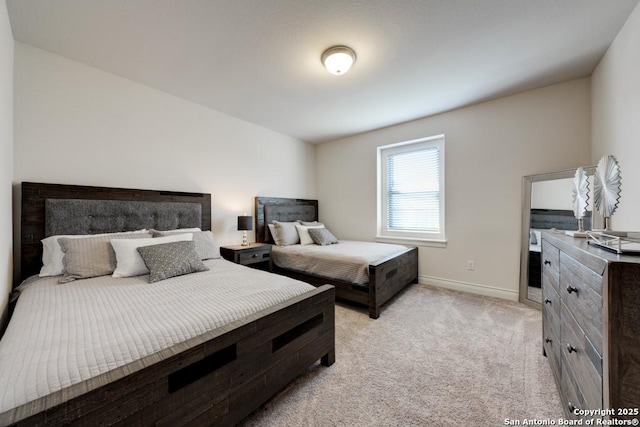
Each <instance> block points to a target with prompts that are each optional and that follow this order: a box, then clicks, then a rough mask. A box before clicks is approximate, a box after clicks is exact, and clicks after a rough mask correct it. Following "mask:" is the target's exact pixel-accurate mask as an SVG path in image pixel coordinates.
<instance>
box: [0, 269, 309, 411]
mask: <svg viewBox="0 0 640 427" xmlns="http://www.w3.org/2000/svg"><path fill="white" fill-rule="evenodd" d="M204 262H205V264H206V265H207V266H208V267H209V269H210V270H209V271H206V272H202V273H194V274H189V275H186V276H179V277H174V278H171V279H167V280H164V281H160V282H157V283H154V284H149V283H147V281H148V275H144V276H138V277H130V278H120V279H113V278H111V276H102V277H96V278H92V279H85V280H77V281H74V282H71V283H65V284H58V283H57V281H58V277H48V278H38V279H35V280H29V281H28V283H25V284H24V285H21V288H22V289H21V295H20V298H19V299H18V302H17V304H16V308H15V311H14V313H13V316H12V318H11V322H10V323H9V326H8V328H7V330H6V333H5V335H4V337H3V338H2V340H1V341H0V384H2V386H1V387H0V413H1V412H5V411H7V410H9V409H12V408H14V407H16V406H19V405H22V404H24V403H26V402H29V401H31V400H34V399H37V398H40V397H42V396H45V395H47V394H50V393H53V392H55V391H58V390H61V389H63V388H65V387H68V386H70V385H73V384H76V383H79V382H81V381H84V380H86V379H89V378H91V377H94V376H97V375H100V374H102V373H105V372H107V371H109V370H112V369H114V368H117V367H120V366H123V365H125V364H127V363H130V362H132V361H134V360H137V359H141V358H143V357H145V356H147V355H149V354H152V353H155V352H157V351H160V350H162V349H165V348H168V347H171V346H172V345H174V344H176V343H179V342H182V341H186V340H188V339H190V338H193V337H195V336H198V335H201V334H203V333H205V332H207V331H210V330H213V329H216V328H218V327H220V326H223V325H225V324H227V323H230V322H232V321H234V320H237V319H240V318H242V317H245V316H248V315H250V314H253V313H255V312H258V311H260V310H262V309H265V308H267V307H270V306H272V305H275V304H278V303H280V302H282V301H286V300H288V299H290V298H292V297H294V296H296V295H300V294H303V293H305V292H308V291H310V290H312V289H314V287H313V286H311V285H308V284H306V283H303V282H300V281H296V280H292V279H289V278H286V277H282V276H277V275H274V274H270V273H266V272H263V271H258V270H253V269H249V268H247V267H243V266H240V265H236V264H233V263H231V262H228V261H225V260H222V259H214V260H209V261H204ZM8 384H10V385H11V386H10V387H8V386H6V385H8Z"/></svg>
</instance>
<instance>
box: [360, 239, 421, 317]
mask: <svg viewBox="0 0 640 427" xmlns="http://www.w3.org/2000/svg"><path fill="white" fill-rule="evenodd" d="M411 283H418V248H411V249H407V250H406V251H405V252H403V253H402V254H400V255H396V256H394V257H389V258H386V259H383V260H380V261H379V262H377V263H375V264H371V265H369V304H368V305H369V317H371V318H372V319H377V318H378V317H380V307H381V306H382V304H384V303H385V302H387V301H389V300H390V299H391V298H393V296H394V295H396V294H397V293H398V292H400V291H401V290H402V289H404V288H405V287H406V286H407V285H409V284H411Z"/></svg>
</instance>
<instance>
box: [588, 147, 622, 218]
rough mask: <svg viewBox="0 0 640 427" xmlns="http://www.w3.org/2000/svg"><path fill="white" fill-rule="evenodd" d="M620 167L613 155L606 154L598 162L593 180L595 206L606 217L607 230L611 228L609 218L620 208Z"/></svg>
mask: <svg viewBox="0 0 640 427" xmlns="http://www.w3.org/2000/svg"><path fill="white" fill-rule="evenodd" d="M620 182H621V178H620V167H619V166H618V161H617V160H616V158H615V157H613V156H612V155H608V156H604V157H603V158H601V159H600V161H599V162H598V166H597V167H596V173H595V175H594V181H593V198H594V206H595V208H596V209H597V210H598V212H599V213H600V215H602V216H603V217H604V218H605V230H608V229H609V218H610V217H611V215H613V213H614V212H615V211H616V209H617V208H618V202H619V201H620Z"/></svg>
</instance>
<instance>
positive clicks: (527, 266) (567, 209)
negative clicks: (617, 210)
mask: <svg viewBox="0 0 640 427" xmlns="http://www.w3.org/2000/svg"><path fill="white" fill-rule="evenodd" d="M583 169H584V172H585V175H586V176H587V179H588V180H589V182H591V185H588V188H591V189H592V188H593V174H594V173H595V169H596V168H595V166H589V167H583ZM575 176H576V169H569V170H564V171H558V172H551V173H543V174H538V175H528V176H525V177H524V178H523V180H522V231H521V233H522V234H521V243H522V245H521V250H520V296H519V300H520V302H522V303H524V304H527V305H530V306H532V307H536V308H540V307H541V303H542V291H541V282H542V279H541V272H542V268H541V265H540V262H541V260H540V253H541V246H542V245H541V238H540V237H541V233H542V232H544V231H551V230H553V229H555V230H563V231H564V230H576V231H577V230H578V229H579V225H578V219H577V218H576V215H575V209H574V207H575V200H574V199H573V197H575V196H574V193H575V187H576V183H575ZM580 181H581V182H580V186H584V185H585V184H584V183H583V182H582V180H580ZM580 197H581V198H584V195H583V194H581V195H580ZM586 199H587V204H588V205H587V207H586V210H587V214H586V216H585V217H584V222H583V224H584V228H585V229H586V230H590V229H592V228H596V227H598V226H599V225H600V224H601V223H602V219H601V218H598V216H597V215H596V216H593V215H592V212H591V211H593V209H592V206H591V205H590V204H591V200H593V198H592V197H590V196H587V197H586ZM580 209H585V208H584V207H582V206H581V207H580ZM583 212H584V211H583Z"/></svg>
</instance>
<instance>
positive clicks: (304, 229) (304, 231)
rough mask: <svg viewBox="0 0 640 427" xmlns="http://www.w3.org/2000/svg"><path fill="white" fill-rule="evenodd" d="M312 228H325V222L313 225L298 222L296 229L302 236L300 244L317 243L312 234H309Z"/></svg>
mask: <svg viewBox="0 0 640 427" xmlns="http://www.w3.org/2000/svg"><path fill="white" fill-rule="evenodd" d="M310 228H324V225H323V224H320V225H313V226H304V225H300V224H296V229H297V230H298V236H300V244H301V245H315V244H316V242H314V241H313V239H312V238H311V235H310V234H309V229H310Z"/></svg>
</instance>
